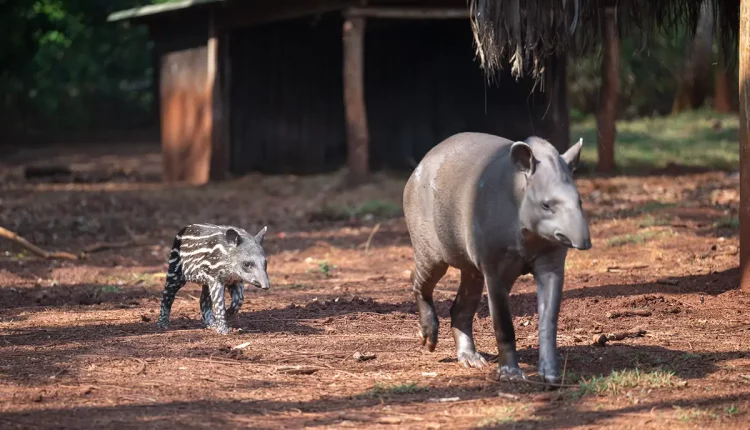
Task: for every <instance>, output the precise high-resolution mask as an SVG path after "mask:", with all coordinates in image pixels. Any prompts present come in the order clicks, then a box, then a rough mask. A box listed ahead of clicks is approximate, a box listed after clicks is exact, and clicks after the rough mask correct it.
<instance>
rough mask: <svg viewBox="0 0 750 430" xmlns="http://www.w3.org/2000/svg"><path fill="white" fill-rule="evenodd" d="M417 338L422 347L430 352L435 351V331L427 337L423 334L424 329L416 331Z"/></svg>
mask: <svg viewBox="0 0 750 430" xmlns="http://www.w3.org/2000/svg"><path fill="white" fill-rule="evenodd" d="M417 336H419V340H421V341H422V346H426V347H427V350H428V351H430V352H433V351H435V347H436V346H437V330H435V333H432V334H429V335H427V334H425V333H424V329H420V330H417Z"/></svg>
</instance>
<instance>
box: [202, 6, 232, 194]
mask: <svg viewBox="0 0 750 430" xmlns="http://www.w3.org/2000/svg"><path fill="white" fill-rule="evenodd" d="M209 20H210V21H209V24H208V45H207V51H208V55H207V57H208V65H207V68H208V76H207V80H206V86H207V90H206V91H207V92H208V93H209V94H211V117H212V119H213V127H212V129H211V132H212V133H211V167H210V172H209V178H210V179H211V180H213V181H217V180H223V179H226V178H227V176H228V173H229V129H228V122H229V115H228V113H229V109H228V104H229V97H228V91H227V90H228V86H229V79H228V78H229V74H228V72H229V71H228V66H229V64H228V63H229V61H228V60H229V49H228V48H229V37H220V36H219V32H218V29H217V28H216V19H215V16H214V11H213V10H211V16H210V18H209Z"/></svg>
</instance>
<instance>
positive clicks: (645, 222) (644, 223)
mask: <svg viewBox="0 0 750 430" xmlns="http://www.w3.org/2000/svg"><path fill="white" fill-rule="evenodd" d="M664 225H669V220H668V219H666V218H657V217H653V216H651V215H646V216H645V217H644V218H643V219H642V220H641V222H639V223H638V227H639V228H646V227H659V226H664Z"/></svg>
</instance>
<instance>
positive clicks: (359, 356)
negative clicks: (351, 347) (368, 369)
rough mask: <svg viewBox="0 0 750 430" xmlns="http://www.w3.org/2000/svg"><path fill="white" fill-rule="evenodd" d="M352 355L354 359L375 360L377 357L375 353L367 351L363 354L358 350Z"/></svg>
mask: <svg viewBox="0 0 750 430" xmlns="http://www.w3.org/2000/svg"><path fill="white" fill-rule="evenodd" d="M352 357H354V359H355V360H357V361H368V360H374V359H375V354H372V353H367V352H366V353H364V354H363V353H361V352H359V351H357V352H355V353H354V355H353V356H352Z"/></svg>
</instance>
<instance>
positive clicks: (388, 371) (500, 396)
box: [0, 143, 750, 429]
mask: <svg viewBox="0 0 750 430" xmlns="http://www.w3.org/2000/svg"><path fill="white" fill-rule="evenodd" d="M31 161H37V162H38V161H44V162H48V163H57V162H60V163H65V164H68V165H70V166H72V168H73V175H72V177H71V176H67V177H63V178H55V179H44V180H41V179H29V180H26V179H24V177H23V166H24V165H25V164H26V163H28V162H31ZM159 162H160V161H159V155H158V147H154V146H149V145H141V144H135V143H134V144H132V145H121V146H117V147H107V146H101V147H98V148H87V147H78V148H76V147H70V146H68V147H65V148H59V147H56V148H42V149H40V148H36V149H35V148H29V149H25V150H23V151H20V152H13V153H8V152H6V153H5V154H4V155H3V156H2V165H1V166H0V180H1V183H2V185H0V225H2V226H4V227H6V228H9V229H12V230H14V231H16V232H18V233H19V234H20V235H22V236H24V237H25V238H27V239H28V240H30V241H32V242H34V243H36V244H37V245H39V246H42V247H43V248H45V249H49V250H55V251H68V252H72V253H80V252H81V251H82V250H84V249H85V248H87V247H91V246H94V245H96V244H102V243H109V244H113V243H117V244H121V245H122V244H125V245H134V246H127V247H123V248H118V249H102V250H99V251H97V252H92V253H90V254H88V255H87V258H85V259H82V260H80V261H64V260H45V259H40V258H37V257H34V256H31V255H30V254H29V253H27V252H24V251H23V250H22V249H21V248H19V247H17V246H15V245H11V244H10V243H9V242H8V241H4V240H0V250H1V251H2V252H1V253H0V254H1V255H0V309H1V310H2V312H0V426H1V427H2V428H8V429H12V428H101V427H103V426H109V427H110V428H137V429H144V428H176V427H181V428H208V427H214V428H215V427H217V426H218V427H219V428H240V427H243V428H247V427H251V428H281V427H286V428H299V427H304V426H309V427H320V428H329V427H332V428H335V427H357V428H361V427H365V428H451V429H454V428H472V427H484V426H486V427H495V428H534V429H552V428H555V429H558V428H659V429H662V428H701V427H707V428H750V421H748V416H749V415H750V414H749V412H750V351H748V342H749V341H750V316H749V315H748V309H749V308H750V295H745V294H742V293H740V292H739V291H738V290H737V286H738V271H737V269H736V267H737V264H738V253H737V251H738V247H737V245H738V241H737V230H736V228H737V223H736V214H737V205H738V195H737V190H738V182H737V181H738V179H737V176H736V175H732V174H727V173H722V172H709V173H699V174H696V173H690V174H682V175H681V174H679V172H675V171H669V172H663V173H664V174H663V175H658V174H654V175H650V176H642V177H616V178H594V177H583V178H580V179H578V185H579V189H580V191H581V194H582V197H583V201H584V208H585V210H586V212H587V214H588V216H589V218H590V222H591V232H592V239H593V242H594V247H593V249H591V250H590V251H587V252H579V251H572V252H571V253H570V256H569V259H568V267H567V273H566V284H565V294H564V300H563V303H562V311H561V315H560V331H559V338H558V339H559V341H558V343H559V353H560V358H561V364H563V363H564V367H565V375H566V376H565V384H566V385H570V387H567V388H563V389H559V390H548V389H546V387H543V386H540V385H536V384H533V383H523V382H498V381H495V380H494V379H493V377H494V370H495V369H494V366H495V365H494V364H493V367H492V368H490V369H484V370H477V369H464V368H463V367H461V366H460V365H459V364H457V363H456V360H455V356H454V354H455V352H454V344H453V339H452V337H451V335H450V327H449V320H448V309H449V307H450V304H451V302H452V299H453V296H454V294H455V289H456V286H457V283H458V273H457V272H456V271H454V270H451V271H449V273H448V275H447V276H446V277H445V278H444V279H443V280H442V281H441V283H440V284H439V285H438V288H437V291H436V302H437V303H438V309H439V313H440V317H441V321H440V324H441V325H440V338H439V343H438V346H437V349H436V350H435V352H433V353H429V352H427V351H424V350H423V349H421V347H420V343H419V341H418V339H417V316H416V307H415V305H414V303H413V300H412V296H411V294H410V292H409V284H408V275H409V270H410V269H411V268H412V260H411V258H412V250H411V247H410V245H409V238H408V235H407V232H406V227H405V224H404V221H403V218H402V216H401V215H400V214H399V213H398V209H399V207H400V203H401V192H402V188H403V184H404V180H405V176H404V175H401V176H396V175H386V174H378V175H377V176H376V178H375V181H374V183H372V184H369V185H366V186H363V187H360V188H357V189H353V190H352V189H348V190H340V189H337V188H336V187H335V184H337V183H338V181H340V180H341V178H342V175H341V174H332V175H321V176H314V177H306V178H301V177H293V176H274V177H263V176H260V175H250V176H246V177H241V178H236V179H233V180H231V181H228V182H226V183H222V184H215V185H208V186H203V187H185V186H167V185H164V184H161V183H160V182H159V171H160V165H159ZM672 170H674V169H672ZM190 222H214V223H225V224H235V225H239V226H242V227H244V228H246V229H247V230H249V231H257V230H258V229H260V228H261V227H262V226H263V225H268V227H269V233H268V235H267V236H266V244H265V249H266V253H267V255H268V270H269V275H270V279H271V283H272V287H271V289H270V290H268V291H259V290H254V289H253V290H250V291H249V292H248V293H247V296H246V302H245V305H244V307H243V308H242V311H241V313H240V314H239V315H238V316H237V317H235V318H234V319H232V320H230V326H231V327H233V328H234V329H235V330H233V332H232V333H230V334H229V335H228V336H219V335H217V334H215V333H214V332H212V331H208V330H205V329H203V328H202V326H201V323H200V315H199V305H198V300H197V297H198V296H199V295H200V290H199V287H198V286H195V285H190V284H189V285H187V286H186V287H185V288H183V289H182V290H181V291H180V293H179V294H178V296H177V299H176V301H175V305H174V311H173V314H172V321H173V322H172V328H171V329H170V330H168V331H161V330H159V329H157V327H156V324H155V321H156V317H157V316H158V309H159V301H160V291H161V289H162V285H163V282H164V275H165V270H166V261H167V253H168V250H169V246H170V245H171V241H172V239H173V237H174V235H175V233H176V232H177V231H178V230H179V228H180V227H182V226H183V225H185V224H187V223H190ZM376 226H378V227H377V228H376ZM485 297H486V296H485ZM511 307H512V310H513V316H514V317H513V320H514V324H515V327H516V337H517V342H518V350H519V355H520V359H521V361H522V364H521V366H522V369H523V370H524V372H526V374H527V376H529V378H530V380H532V381H533V380H534V376H535V373H536V370H535V367H536V360H537V357H538V354H537V337H536V336H537V320H536V297H535V286H534V284H533V279H531V278H530V277H523V278H521V279H519V281H518V282H517V284H516V286H515V287H514V290H513V292H512V295H511ZM626 310H629V311H631V312H636V313H638V314H640V315H628V314H626V315H624V316H620V317H613V316H614V315H612V313H613V312H615V311H620V312H622V311H626ZM635 329H640V330H644V331H645V335H643V336H640V337H633V338H626V339H622V340H612V341H609V342H608V343H607V344H606V346H595V345H592V338H594V337H595V336H597V335H599V334H605V335H606V334H608V333H614V332H621V331H633V330H635ZM475 333H476V341H477V346H478V349H479V350H480V351H481V352H482V353H484V354H486V357H487V358H488V359H490V360H492V359H494V358H495V355H494V354H496V352H497V350H496V346H495V342H494V336H493V333H492V326H491V321H490V317H489V314H488V310H487V305H486V298H485V299H483V303H482V306H481V307H480V310H479V313H478V315H477V317H476V319H475ZM236 346H240V348H237V349H232V348H233V347H236ZM357 353H359V354H358V355H365V356H374V358H372V357H366V358H371V359H369V360H362V359H359V360H358V359H357V358H355V354H357ZM600 375H602V377H601V378H599V377H598V376H600Z"/></svg>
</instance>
